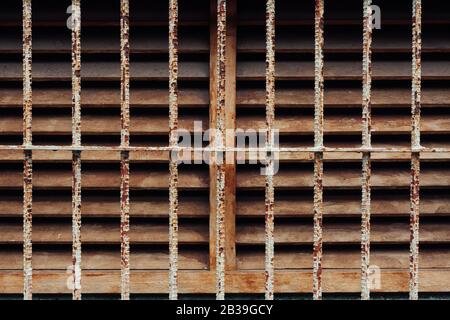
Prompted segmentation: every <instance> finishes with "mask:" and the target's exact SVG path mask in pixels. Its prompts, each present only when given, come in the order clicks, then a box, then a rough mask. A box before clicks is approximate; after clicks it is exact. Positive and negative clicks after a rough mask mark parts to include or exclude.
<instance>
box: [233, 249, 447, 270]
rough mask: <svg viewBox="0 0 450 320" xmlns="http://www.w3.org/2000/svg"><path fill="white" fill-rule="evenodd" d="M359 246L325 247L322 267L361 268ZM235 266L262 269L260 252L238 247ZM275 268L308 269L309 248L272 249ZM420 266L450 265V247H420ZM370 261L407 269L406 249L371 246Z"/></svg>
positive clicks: (310, 255)
mask: <svg viewBox="0 0 450 320" xmlns="http://www.w3.org/2000/svg"><path fill="white" fill-rule="evenodd" d="M360 260H361V252H360V250H359V248H357V247H355V248H354V249H350V248H349V249H344V248H334V247H326V248H325V249H324V255H323V260H322V261H323V262H322V263H323V264H322V266H323V268H324V269H359V268H361V261H360ZM237 261H238V267H239V269H241V270H263V269H264V251H263V250H262V249H260V250H257V249H253V248H246V249H238V252H237ZM274 262H275V268H277V269H311V268H312V251H311V250H310V248H298V249H297V248H286V247H277V248H276V259H275V261H274ZM420 262H421V263H420V267H421V269H440V268H450V250H449V249H448V248H435V249H430V248H426V247H425V248H421V252H420ZM370 264H371V265H372V266H377V267H379V268H381V269H404V270H408V268H409V250H408V249H407V248H404V249H393V248H388V247H382V248H377V247H372V248H371V251H370Z"/></svg>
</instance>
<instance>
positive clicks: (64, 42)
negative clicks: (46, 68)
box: [0, 22, 209, 55]
mask: <svg viewBox="0 0 450 320" xmlns="http://www.w3.org/2000/svg"><path fill="white" fill-rule="evenodd" d="M131 23H132V22H131ZM3 33H4V37H3V38H2V42H1V43H0V53H1V54H15V53H21V52H22V51H21V48H22V42H21V40H20V36H19V35H18V32H16V30H14V29H13V30H11V29H9V30H8V31H5V32H3ZM33 35H34V37H35V41H34V42H33V53H35V54H44V53H45V54H59V53H70V52H71V42H70V38H69V37H67V29H65V28H60V29H59V28H51V29H50V28H49V29H40V28H36V29H35V31H34V34H33ZM119 40H120V38H119V37H118V36H117V29H115V28H110V29H107V28H104V27H99V28H85V29H83V48H82V54H83V55H86V54H94V53H95V54H100V53H103V54H108V53H119V52H120V44H119ZM130 44H131V47H130V53H132V54H143V53H145V54H163V53H168V45H167V29H166V28H165V27H164V28H159V27H154V28H136V29H135V30H134V31H133V33H132V34H130ZM179 45H180V48H179V49H180V52H181V53H196V54H206V53H208V52H209V41H208V29H207V28H206V27H189V28H186V29H181V30H180V44H179Z"/></svg>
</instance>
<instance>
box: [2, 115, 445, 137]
mask: <svg viewBox="0 0 450 320" xmlns="http://www.w3.org/2000/svg"><path fill="white" fill-rule="evenodd" d="M207 119H208V115H207V114H195V113H188V114H182V115H180V120H179V129H182V130H189V131H191V132H192V131H193V130H194V122H195V121H201V125H202V126H203V128H201V127H200V128H201V129H203V130H206V129H207V125H208V121H207ZM82 122H83V125H82V134H88V135H111V134H116V135H117V134H119V132H120V115H119V114H117V115H114V114H111V113H109V114H108V113H106V112H105V113H97V114H92V113H91V114H89V113H88V114H85V115H83V116H82ZM410 122H411V120H410V117H409V115H408V114H404V115H399V114H389V113H386V114H376V115H374V116H373V118H372V133H373V134H374V135H377V134H388V135H394V134H402V133H403V134H404V133H409V132H410V130H411V128H410V126H411V123H410ZM71 123H72V118H71V115H70V114H36V115H34V116H33V133H34V134H43V135H47V134H51V135H69V134H71ZM299 123H301V125H299ZM236 125H237V128H239V129H241V130H262V129H264V128H265V120H264V117H263V115H253V114H243V115H240V116H239V117H238V119H237V124H236ZM22 126H23V124H22V116H21V115H19V114H17V115H8V114H5V115H3V116H2V117H1V118H0V134H4V135H20V134H21V133H22V131H23V128H22ZM199 126H200V125H199ZM274 129H277V130H279V133H280V134H282V135H299V134H300V135H302V134H303V135H304V134H312V133H313V131H314V127H313V117H312V116H311V115H310V114H304V113H298V114H292V113H289V114H279V115H278V116H277V119H276V120H275V122H274ZM361 130H362V125H361V117H360V116H359V115H357V114H355V113H348V114H332V115H328V116H327V117H326V118H325V120H324V132H325V133H326V134H330V135H331V134H360V133H361ZM130 132H131V134H135V135H167V134H168V132H169V124H168V121H167V115H166V114H160V113H156V114H155V113H149V114H137V115H133V114H132V116H131V127H130ZM421 132H422V133H423V134H438V133H439V134H447V133H450V117H444V116H442V115H439V114H436V115H435V114H429V115H427V114H424V115H423V116H422V120H421Z"/></svg>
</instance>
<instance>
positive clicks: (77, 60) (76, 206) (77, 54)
mask: <svg viewBox="0 0 450 320" xmlns="http://www.w3.org/2000/svg"><path fill="white" fill-rule="evenodd" d="M72 18H73V24H72V28H73V29H72V146H73V147H75V148H77V147H81V5H80V0H72ZM72 263H73V266H72V267H73V270H72V272H73V291H72V298H73V299H74V300H81V151H79V150H74V151H73V154H72Z"/></svg>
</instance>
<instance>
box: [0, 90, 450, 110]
mask: <svg viewBox="0 0 450 320" xmlns="http://www.w3.org/2000/svg"><path fill="white" fill-rule="evenodd" d="M360 91H361V90H360V89H359V88H358V89H355V88H351V87H348V88H327V90H326V91H325V107H328V108H335V107H336V108H359V107H360V106H361V103H362V101H361V92H360ZM132 93H133V94H132V95H131V97H130V106H131V107H134V108H144V107H145V108H163V107H164V108H168V102H167V101H168V96H167V90H165V89H157V88H139V87H133V89H132ZM410 95H411V92H410V90H409V89H407V88H405V89H402V88H374V89H373V91H372V107H374V108H410V107H411V101H410V99H411V97H410ZM392 97H395V99H392ZM275 98H276V107H277V108H312V106H313V105H314V101H313V99H314V92H313V89H312V88H311V89H307V88H298V89H289V88H282V87H281V88H277V95H276V97H275ZM81 99H82V103H83V108H119V105H120V92H118V90H116V89H112V88H103V87H98V88H93V87H84V88H83V91H82V92H81ZM236 99H237V102H236V103H237V107H238V108H252V107H255V108H256V107H258V108H262V107H265V92H264V90H262V89H260V88H252V89H245V88H238V90H237V96H236ZM422 100H423V101H422V107H424V108H441V107H442V108H448V107H449V102H448V101H450V92H449V90H448V89H447V88H430V87H427V88H424V89H423V92H422ZM71 103H72V102H71V91H70V90H69V89H63V88H54V87H49V88H45V89H42V88H34V89H33V107H34V108H47V107H52V108H69V107H71ZM208 105H209V96H208V91H207V90H205V89H201V88H180V90H179V107H180V108H188V107H189V108H191V107H202V108H203V107H206V106H208ZM19 107H20V108H21V107H22V89H14V88H0V108H19Z"/></svg>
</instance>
